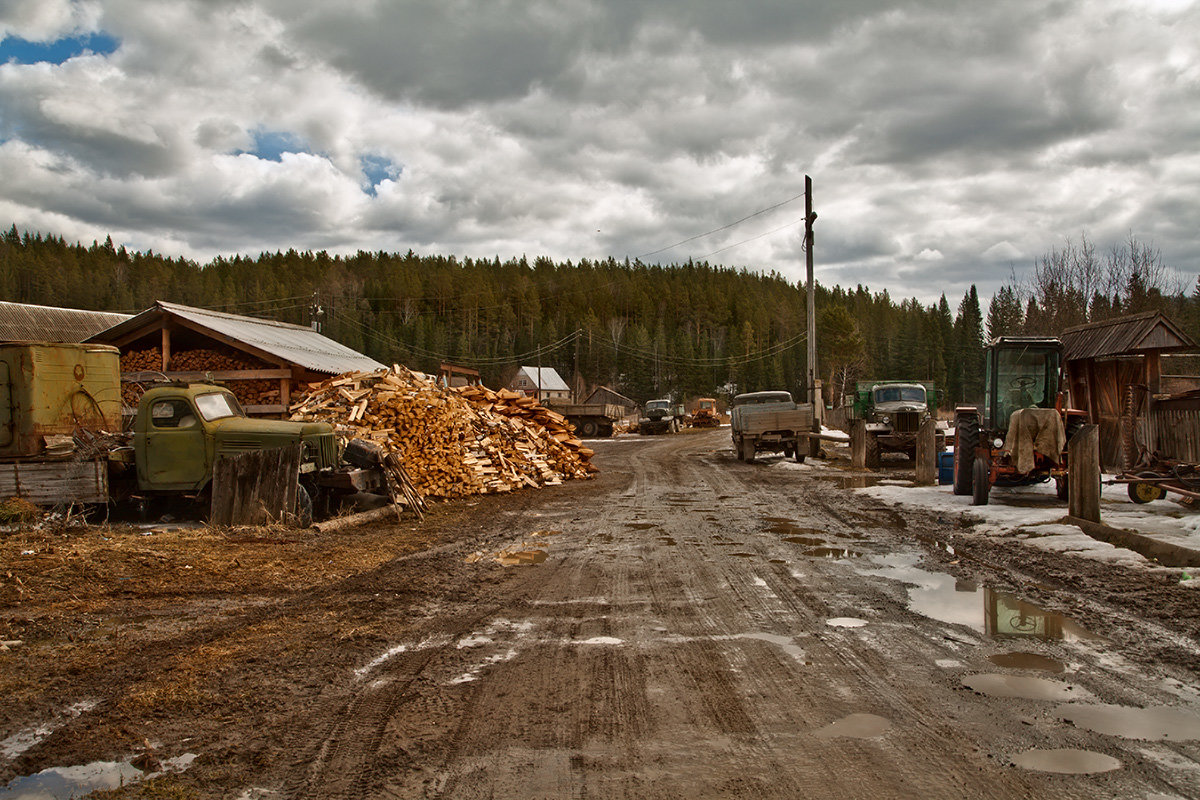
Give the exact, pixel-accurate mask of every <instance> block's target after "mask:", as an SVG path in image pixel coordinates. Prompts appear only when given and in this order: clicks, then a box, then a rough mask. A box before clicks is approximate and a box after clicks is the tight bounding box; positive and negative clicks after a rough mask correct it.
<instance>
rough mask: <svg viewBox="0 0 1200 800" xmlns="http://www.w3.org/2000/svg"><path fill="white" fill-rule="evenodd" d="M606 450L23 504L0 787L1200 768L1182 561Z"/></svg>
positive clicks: (1107, 778)
mask: <svg viewBox="0 0 1200 800" xmlns="http://www.w3.org/2000/svg"><path fill="white" fill-rule="evenodd" d="M596 453H597V454H596V463H597V464H598V465H599V466H600V468H601V470H602V472H601V474H600V475H599V476H598V477H597V478H596V479H594V480H592V481H587V482H576V483H569V484H566V485H564V486H562V487H557V488H554V489H548V490H543V491H538V492H521V493H517V494H514V495H509V496H503V497H486V498H479V499H477V500H473V501H459V502H455V503H449V504H444V505H441V506H438V507H437V508H436V509H435V511H434V512H433V514H431V516H430V517H429V518H428V519H427V520H426V521H425V523H423V524H422V525H415V524H413V523H410V522H407V521H406V522H404V523H403V524H399V525H397V524H394V523H393V524H387V525H376V526H374V527H371V528H368V529H364V530H358V531H353V532H349V533H343V534H327V535H324V536H313V535H311V534H307V533H305V534H298V533H287V532H280V531H265V532H260V533H256V534H255V535H251V536H247V535H245V533H244V532H243V533H240V534H229V535H223V536H216V537H215V538H214V534H212V533H208V534H207V535H208V539H207V540H205V539H201V538H200V537H198V536H191V535H189V536H180V537H175V538H172V537H171V535H170V534H169V533H166V532H159V533H156V534H155V535H153V536H148V537H147V536H145V535H144V532H142V533H138V532H133V533H115V532H109V533H107V534H106V536H102V537H100V538H106V539H107V542H93V541H92V539H90V538H87V539H86V540H85V537H84V536H83V535H82V534H71V533H63V534H58V535H57V536H58V537H59V538H57V539H55V538H53V537H51V536H49V535H41V534H34V533H29V534H23V535H21V536H19V537H14V536H9V537H7V538H6V539H5V540H4V541H3V546H4V550H3V552H4V557H5V570H7V572H8V577H7V582H6V583H4V584H3V590H4V592H5V593H4V595H3V597H4V599H5V605H4V612H3V613H4V617H3V623H4V629H3V631H0V634H2V635H0V638H2V639H4V640H19V641H21V642H22V644H20V645H17V646H13V647H11V648H10V649H9V650H6V651H3V652H0V671H2V673H3V677H2V678H0V690H3V691H4V694H5V696H6V697H8V698H10V700H9V702H7V703H6V704H5V707H4V710H3V712H2V713H0V723H2V726H3V727H0V782H9V781H11V783H8V788H7V789H6V790H0V797H5V796H8V797H17V796H22V795H21V794H20V792H22V791H25V790H27V789H28V787H31V786H32V785H33V783H32V781H33V778H31V777H28V776H33V775H34V773H37V772H38V771H39V770H42V769H46V768H48V767H56V766H70V765H82V764H89V763H92V762H97V761H113V762H118V765H123V762H126V761H127V760H129V759H131V758H133V759H134V764H135V765H139V766H141V767H143V768H146V769H148V770H149V771H151V772H153V771H154V770H156V769H159V770H161V771H163V773H164V774H161V775H159V776H157V777H154V778H152V779H150V780H146V781H143V782H140V783H135V784H131V785H129V786H126V787H125V788H123V789H120V790H117V791H116V792H114V793H112V794H109V795H106V796H117V797H139V796H156V797H160V796H169V797H224V798H275V797H279V798H376V797H397V798H400V797H403V798H413V797H453V798H563V797H580V798H582V797H597V798H610V797H612V798H618V797H630V798H709V797H745V798H798V797H845V798H859V797H861V798H872V799H873V800H874V799H876V798H884V797H921V798H959V797H967V796H969V797H997V798H1016V797H1064V798H1075V797H1078V798H1085V797H1087V798H1091V797H1104V798H1108V797H1145V798H1150V797H1167V798H1169V797H1198V796H1200V675H1198V674H1197V669H1198V668H1200V643H1198V640H1197V626H1198V625H1200V591H1195V590H1189V589H1185V588H1181V587H1179V586H1178V572H1177V571H1176V572H1171V571H1169V570H1156V569H1140V570H1131V569H1130V568H1128V567H1119V566H1111V565H1106V564H1102V563H1099V562H1092V561H1088V560H1085V559H1080V558H1077V557H1072V556H1067V555H1059V554H1051V553H1044V552H1038V551H1033V550H1032V549H1031V548H1028V547H1024V546H1022V545H1021V544H1020V543H1019V542H1017V541H1016V540H1013V541H1011V542H1008V541H1005V540H996V539H995V538H988V539H984V538H982V537H977V536H975V535H973V533H972V531H971V528H970V525H969V524H968V523H966V522H965V521H964V520H963V519H961V518H956V519H949V518H946V517H945V516H942V517H939V516H936V515H921V514H914V513H911V512H904V513H900V512H897V511H896V510H894V509H892V508H890V507H887V506H885V505H882V504H880V503H878V502H877V501H874V500H872V499H870V498H866V497H864V496H862V495H861V494H858V493H855V492H853V491H850V490H849V489H848V488H847V483H848V481H847V478H846V474H845V473H844V472H842V471H841V470H839V469H837V468H836V465H833V466H831V465H830V464H829V463H825V462H818V463H817V464H816V465H794V464H789V463H785V462H783V461H782V460H781V459H779V458H763V459H760V461H759V462H757V463H754V464H745V463H741V462H739V461H737V460H736V459H735V458H734V456H733V452H732V450H731V448H730V445H729V440H728V432H727V430H715V431H705V432H688V433H685V434H681V435H676V436H664V437H656V438H652V439H638V438H621V439H617V440H613V441H606V442H600V443H597V445H596ZM891 471H892V473H893V474H892V475H891V476H890V477H893V478H900V477H903V473H902V468H899V469H898V468H892V470H891ZM88 536H89V537H91V536H94V534H88ZM39 537H41V538H39ZM72 537H74V538H72ZM47 551H49V552H47ZM71 553H75V554H76V555H75V556H74V557H73V558H74V561H72V556H71V555H70V554H71ZM497 556H500V558H499V560H497ZM77 561H82V562H84V563H75V562H77ZM235 562H236V565H235ZM502 562H503V563H502ZM130 774H132V773H130ZM140 774H141V773H138V775H139V776H140ZM135 777H137V776H135ZM0 785H2V783H0ZM63 796H65V795H63Z"/></svg>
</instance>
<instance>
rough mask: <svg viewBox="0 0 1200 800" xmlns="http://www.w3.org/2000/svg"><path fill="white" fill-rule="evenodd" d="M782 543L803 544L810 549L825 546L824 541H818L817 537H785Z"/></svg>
mask: <svg viewBox="0 0 1200 800" xmlns="http://www.w3.org/2000/svg"><path fill="white" fill-rule="evenodd" d="M782 541H785V542H790V543H791V544H803V545H808V546H809V547H817V546H818V545H823V544H825V540H824V539H818V538H817V537H816V536H785V537H783V539H782Z"/></svg>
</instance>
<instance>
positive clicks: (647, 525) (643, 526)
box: [625, 522, 658, 531]
mask: <svg viewBox="0 0 1200 800" xmlns="http://www.w3.org/2000/svg"><path fill="white" fill-rule="evenodd" d="M625 527H626V528H630V529H632V530H635V531H648V530H650V529H651V528H657V527H658V526H657V525H655V524H654V523H653V522H626V523H625Z"/></svg>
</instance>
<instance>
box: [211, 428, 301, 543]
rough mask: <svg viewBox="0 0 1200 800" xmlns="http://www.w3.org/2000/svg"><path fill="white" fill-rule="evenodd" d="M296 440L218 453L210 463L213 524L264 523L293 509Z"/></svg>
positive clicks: (297, 453)
mask: <svg viewBox="0 0 1200 800" xmlns="http://www.w3.org/2000/svg"><path fill="white" fill-rule="evenodd" d="M300 449H301V446H300V444H299V443H297V444H294V445H290V446H288V447H280V448H276V449H272V450H252V451H250V452H247V453H240V454H238V455H236V456H222V457H221V458H218V459H217V460H216V463H214V464H213V480H212V507H211V512H210V514H209V520H210V521H211V522H212V524H214V525H264V524H267V523H270V522H279V521H282V520H283V519H284V518H285V515H290V514H294V513H295V511H296V487H297V485H298V481H299V477H300Z"/></svg>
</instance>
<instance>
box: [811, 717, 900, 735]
mask: <svg viewBox="0 0 1200 800" xmlns="http://www.w3.org/2000/svg"><path fill="white" fill-rule="evenodd" d="M891 727H892V723H891V722H889V721H888V720H886V719H884V718H883V717H880V716H876V715H875V714H851V715H849V716H846V717H842V718H841V719H839V720H837V721H836V722H831V723H829V724H828V725H826V726H825V727H824V728H821V729H819V730H815V731H813V735H814V736H820V737H821V738H823V739H832V738H835V737H841V736H846V737H850V738H854V739H873V738H874V737H876V736H882V735H883V734H885V733H887V732H888V731H889V730H890V729H891Z"/></svg>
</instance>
